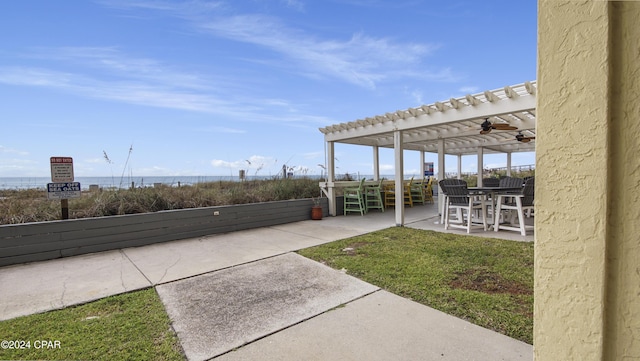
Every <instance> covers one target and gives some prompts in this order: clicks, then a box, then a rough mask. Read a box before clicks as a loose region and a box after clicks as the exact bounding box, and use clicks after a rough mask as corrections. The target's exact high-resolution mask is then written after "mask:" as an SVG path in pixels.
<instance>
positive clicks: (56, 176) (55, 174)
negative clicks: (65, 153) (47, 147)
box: [50, 157, 73, 183]
mask: <svg viewBox="0 0 640 361" xmlns="http://www.w3.org/2000/svg"><path fill="white" fill-rule="evenodd" d="M50 160H51V181H52V182H56V183H59V182H73V158H71V157H51V158H50Z"/></svg>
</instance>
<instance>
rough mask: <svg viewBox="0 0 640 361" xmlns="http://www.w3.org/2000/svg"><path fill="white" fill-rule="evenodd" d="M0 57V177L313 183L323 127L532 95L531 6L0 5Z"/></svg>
mask: <svg viewBox="0 0 640 361" xmlns="http://www.w3.org/2000/svg"><path fill="white" fill-rule="evenodd" d="M0 43H1V44H2V46H1V47H0V119H1V120H0V122H1V123H0V124H2V126H1V127H0V177H37V176H45V177H46V176H49V175H50V168H49V157H51V156H69V157H73V159H74V172H75V175H76V176H110V175H112V174H114V173H116V174H120V173H122V172H125V173H126V174H128V175H133V176H182V175H184V176H189V175H200V176H209V175H222V176H227V175H233V176H237V174H238V170H239V169H246V170H247V171H248V173H249V174H250V175H254V174H257V175H263V176H268V175H275V174H277V173H278V172H279V170H280V169H281V168H282V165H283V164H285V163H286V164H287V165H288V166H291V167H295V169H296V170H295V172H296V173H297V174H309V175H318V174H320V173H321V172H322V169H321V167H320V166H318V164H323V163H324V147H325V144H324V139H323V136H322V133H320V132H319V131H318V128H320V127H325V126H328V125H331V124H335V123H340V122H347V121H353V120H357V119H363V118H365V117H369V116H375V115H380V114H384V113H387V112H393V111H396V110H400V109H407V108H409V107H415V106H419V105H422V104H430V103H433V102H435V101H442V100H447V99H449V98H451V97H459V96H464V95H465V94H468V93H476V92H481V91H484V90H489V89H497V88H502V87H504V86H505V85H512V84H518V83H522V82H524V81H531V80H534V79H536V1H535V0H524V1H506V0H488V1H477V0H470V1H456V0H446V1H420V0H388V1H383V0H371V1H366V0H322V1H320V0H315V1H312V0H233V1H231V0H229V1H204V0H201V1H151V0H94V1H91V0H65V1H50V0H21V1H2V2H0ZM105 153H106V155H107V157H108V158H109V161H107V159H105ZM336 158H337V159H338V160H337V162H336V166H337V167H338V169H337V172H338V173H345V172H348V173H360V174H372V168H373V165H372V151H371V148H368V147H356V146H349V145H340V144H338V145H337V146H336ZM453 159H454V158H452V160H453ZM426 160H427V161H435V160H437V157H436V156H435V155H427V159H426ZM533 162H534V156H533V155H532V154H531V153H527V154H523V155H515V154H514V156H513V158H512V163H513V165H524V164H533ZM504 165H506V156H488V157H487V156H486V157H485V167H487V166H490V167H492V166H504ZM446 166H447V171H449V170H451V171H455V169H456V167H457V163H456V162H455V161H449V160H447V165H446ZM475 167H476V160H475V157H464V159H463V170H465V171H473V170H475ZM436 168H437V165H436ZM381 169H382V173H384V174H392V173H393V151H392V150H389V151H387V150H382V151H381ZM419 169H420V165H419V155H418V154H417V152H410V151H407V152H405V173H406V174H412V173H418V172H419Z"/></svg>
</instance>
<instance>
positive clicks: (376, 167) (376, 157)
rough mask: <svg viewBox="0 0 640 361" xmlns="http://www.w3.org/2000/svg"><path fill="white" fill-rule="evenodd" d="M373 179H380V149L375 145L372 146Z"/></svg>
mask: <svg viewBox="0 0 640 361" xmlns="http://www.w3.org/2000/svg"><path fill="white" fill-rule="evenodd" d="M373 180H375V181H377V180H380V149H379V147H378V146H377V145H376V146H374V147H373Z"/></svg>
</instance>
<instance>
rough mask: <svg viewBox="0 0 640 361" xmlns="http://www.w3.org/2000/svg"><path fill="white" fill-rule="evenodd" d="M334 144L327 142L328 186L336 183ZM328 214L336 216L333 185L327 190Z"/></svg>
mask: <svg viewBox="0 0 640 361" xmlns="http://www.w3.org/2000/svg"><path fill="white" fill-rule="evenodd" d="M335 157H336V156H335V143H334V142H327V180H328V182H329V184H333V182H335V181H336V163H335ZM328 193H329V194H328V195H327V197H328V198H329V214H330V215H332V216H336V212H337V211H336V190H335V188H333V185H332V186H330V187H329V189H328Z"/></svg>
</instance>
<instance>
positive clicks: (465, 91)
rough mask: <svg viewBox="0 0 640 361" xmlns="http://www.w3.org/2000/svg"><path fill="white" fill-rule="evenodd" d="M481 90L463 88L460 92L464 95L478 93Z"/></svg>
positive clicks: (468, 87)
mask: <svg viewBox="0 0 640 361" xmlns="http://www.w3.org/2000/svg"><path fill="white" fill-rule="evenodd" d="M478 90H479V88H478V87H477V86H463V87H462V88H460V92H461V93H464V94H474V93H477V92H478Z"/></svg>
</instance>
